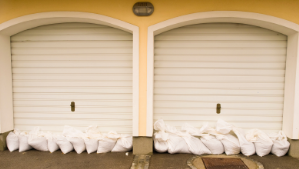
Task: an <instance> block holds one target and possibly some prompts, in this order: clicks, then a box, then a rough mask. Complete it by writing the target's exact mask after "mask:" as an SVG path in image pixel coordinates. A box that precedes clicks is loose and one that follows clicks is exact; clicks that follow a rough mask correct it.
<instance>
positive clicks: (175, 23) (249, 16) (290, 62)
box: [146, 11, 299, 139]
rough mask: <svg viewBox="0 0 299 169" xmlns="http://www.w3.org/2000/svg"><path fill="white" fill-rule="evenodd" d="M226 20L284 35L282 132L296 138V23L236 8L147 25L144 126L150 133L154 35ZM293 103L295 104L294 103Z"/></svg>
mask: <svg viewBox="0 0 299 169" xmlns="http://www.w3.org/2000/svg"><path fill="white" fill-rule="evenodd" d="M213 22H230V23H243V24H248V25H254V26H259V27H262V28H266V29H270V30H273V31H276V32H280V33H282V34H285V35H287V36H288V47H287V48H288V51H287V62H286V77H285V99H284V103H285V104H284V109H283V131H284V132H285V133H286V135H287V136H288V137H289V138H291V139H299V105H298V99H299V59H297V58H299V50H298V48H299V38H298V33H299V25H298V24H296V23H293V22H290V21H287V20H284V19H281V18H277V17H273V16H269V15H264V14H258V13H252V12H238V11H212V12H200V13H193V14H188V15H184V16H179V17H176V18H173V19H169V20H166V21H163V22H160V23H157V24H155V25H152V26H150V27H149V28H148V39H147V128H146V136H149V137H151V136H152V134H153V90H154V36H155V35H158V34H160V33H162V32H165V31H168V30H171V29H174V28H178V27H182V26H186V25H192V24H200V23H213ZM296 103H297V104H296Z"/></svg>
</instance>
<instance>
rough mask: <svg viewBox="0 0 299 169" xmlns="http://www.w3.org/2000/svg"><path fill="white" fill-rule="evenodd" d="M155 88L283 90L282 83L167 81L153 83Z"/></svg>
mask: <svg viewBox="0 0 299 169" xmlns="http://www.w3.org/2000/svg"><path fill="white" fill-rule="evenodd" d="M154 84H155V87H156V86H158V87H165V88H176V87H180V88H190V87H193V88H203V89H235V90H242V89H244V90H247V89H248V90H252V89H255V90H258V89H266V90H284V84H283V83H230V82H228V83H198V82H175V83H174V82H171V81H170V82H167V81H162V80H161V81H155V83H154Z"/></svg>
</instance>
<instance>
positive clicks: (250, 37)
mask: <svg viewBox="0 0 299 169" xmlns="http://www.w3.org/2000/svg"><path fill="white" fill-rule="evenodd" d="M286 39H287V37H286V36H285V35H281V34H276V35H268V34H258V33H252V34H245V33H244V34H232V33H225V34H195V33H194V34H191V33H190V34H170V33H168V34H160V35H157V36H155V40H163V41H166V40H169V41H171V40H179V41H183V40H189V41H192V40H196V41H198V40H202V41H203V40H205V41H209V40H219V41H220V40H225V41H227V40H254V41H256V40H261V41H264V40H282V41H283V40H284V41H285V40H286Z"/></svg>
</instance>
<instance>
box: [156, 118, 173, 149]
mask: <svg viewBox="0 0 299 169" xmlns="http://www.w3.org/2000/svg"><path fill="white" fill-rule="evenodd" d="M154 129H155V130H156V131H155V133H154V148H155V150H156V151H157V152H160V153H164V152H167V151H168V143H167V140H168V138H169V134H168V133H166V132H165V129H166V126H165V123H164V121H163V120H162V119H159V120H157V121H156V122H155V123H154Z"/></svg>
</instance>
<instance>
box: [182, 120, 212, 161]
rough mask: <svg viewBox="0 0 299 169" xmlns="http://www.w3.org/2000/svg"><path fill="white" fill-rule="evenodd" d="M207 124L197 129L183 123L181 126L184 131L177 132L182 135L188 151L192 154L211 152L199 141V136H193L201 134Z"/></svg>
mask: <svg viewBox="0 0 299 169" xmlns="http://www.w3.org/2000/svg"><path fill="white" fill-rule="evenodd" d="M207 127H208V124H206V125H204V126H203V127H201V129H197V128H195V127H193V126H191V125H190V124H187V123H186V124H184V125H183V126H182V129H181V130H182V131H184V132H185V133H179V134H178V135H180V136H181V137H183V138H184V139H185V141H186V143H187V145H188V147H189V151H191V152H192V154H196V155H202V154H211V151H210V150H209V149H208V148H207V147H206V146H205V145H204V144H203V143H202V142H201V140H200V139H199V138H196V137H193V136H203V135H204V134H203V133H204V132H205V130H206V128H207ZM191 135H193V136H191Z"/></svg>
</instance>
